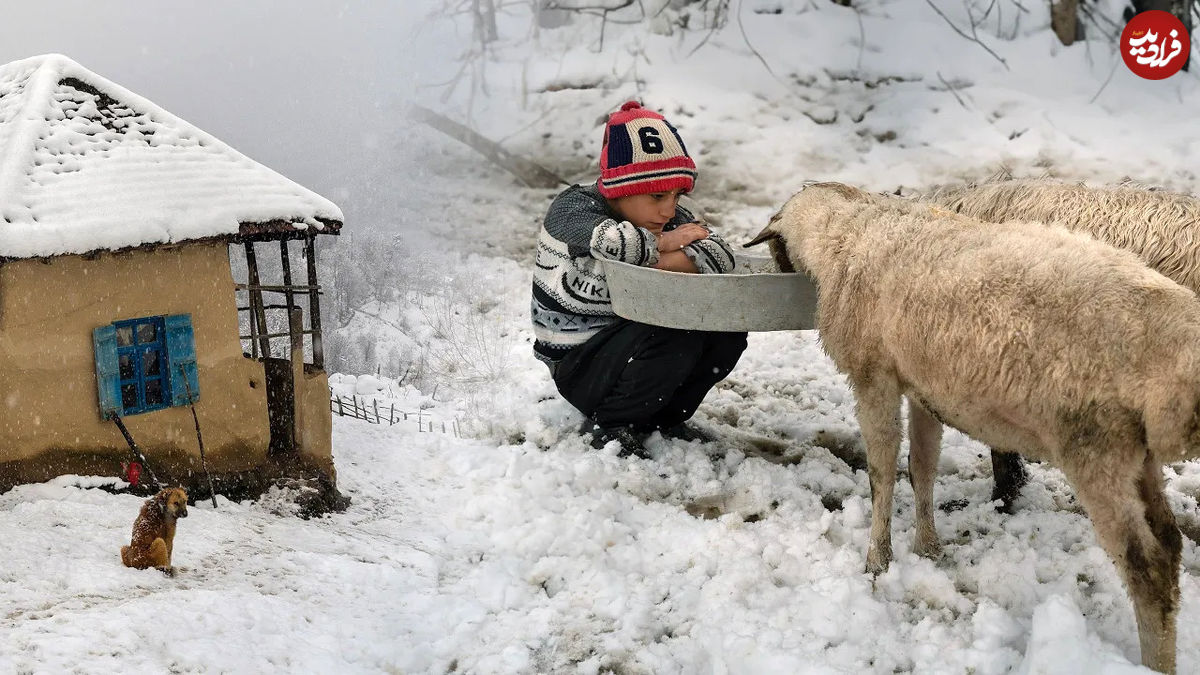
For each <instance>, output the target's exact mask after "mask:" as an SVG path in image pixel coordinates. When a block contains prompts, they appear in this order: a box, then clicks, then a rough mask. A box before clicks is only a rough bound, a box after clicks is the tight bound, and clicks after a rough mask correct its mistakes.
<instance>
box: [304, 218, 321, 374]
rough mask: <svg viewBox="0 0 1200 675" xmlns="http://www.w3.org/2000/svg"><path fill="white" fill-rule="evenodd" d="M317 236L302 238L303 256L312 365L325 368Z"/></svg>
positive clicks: (311, 235)
mask: <svg viewBox="0 0 1200 675" xmlns="http://www.w3.org/2000/svg"><path fill="white" fill-rule="evenodd" d="M316 239H317V236H316V235H315V234H310V235H308V236H307V237H306V238H305V239H304V257H305V258H306V259H307V262H308V325H310V326H312V330H313V334H312V346H313V365H314V366H316V367H318V368H320V369H322V370H324V369H325V350H324V348H323V347H322V345H321V294H320V293H319V292H318V288H317V250H316V246H315V245H314V243H313V242H315V241H316Z"/></svg>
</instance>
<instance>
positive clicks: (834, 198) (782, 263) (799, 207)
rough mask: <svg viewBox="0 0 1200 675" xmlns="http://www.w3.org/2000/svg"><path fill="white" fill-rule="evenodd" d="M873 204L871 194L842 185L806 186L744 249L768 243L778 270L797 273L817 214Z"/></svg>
mask: <svg viewBox="0 0 1200 675" xmlns="http://www.w3.org/2000/svg"><path fill="white" fill-rule="evenodd" d="M870 201H873V197H872V196H871V195H870V194H869V193H867V192H864V191H862V190H859V189H858V188H854V187H850V186H849V185H844V184H842V183H816V182H809V183H805V184H804V187H802V188H801V189H800V191H799V192H797V193H796V194H794V195H792V198H791V199H789V200H787V203H785V204H784V205H783V208H781V209H780V210H779V212H778V213H776V214H775V215H773V216H771V220H770V221H769V222H768V223H767V226H766V227H765V228H763V231H762V232H759V233H758V236H757V237H755V238H754V239H751V240H750V242H749V243H747V244H745V245H744V247H746V248H748V247H750V246H755V245H758V244H761V243H764V242H766V243H767V244H768V245H769V246H770V247H771V256H772V257H774V258H775V264H776V265H778V266H779V270H780V271H781V272H795V271H796V267H797V265H799V266H800V267H804V263H803V261H802V259H801V256H800V243H801V242H802V241H803V240H804V237H805V236H806V235H807V234H808V233H809V231H810V230H811V228H812V225H813V223H814V222H816V220H817V218H816V216H817V214H818V213H821V212H827V209H829V208H830V207H835V206H836V205H838V204H839V203H840V204H845V203H847V202H870ZM789 244H790V248H789Z"/></svg>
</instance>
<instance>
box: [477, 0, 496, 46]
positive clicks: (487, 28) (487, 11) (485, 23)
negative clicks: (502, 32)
mask: <svg viewBox="0 0 1200 675" xmlns="http://www.w3.org/2000/svg"><path fill="white" fill-rule="evenodd" d="M474 4H475V26H476V30H477V31H478V32H479V41H480V42H482V43H484V44H487V43H489V42H495V41H496V39H497V38H498V37H499V32H498V31H497V30H496V5H495V4H494V0H475V2H474Z"/></svg>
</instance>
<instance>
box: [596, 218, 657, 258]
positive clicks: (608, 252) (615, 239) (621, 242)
mask: <svg viewBox="0 0 1200 675" xmlns="http://www.w3.org/2000/svg"><path fill="white" fill-rule="evenodd" d="M591 249H592V255H593V256H595V257H597V258H604V259H606V260H619V261H621V262H626V263H629V264H631V265H639V266H642V267H645V266H647V265H653V264H654V263H656V262H658V240H657V239H655V237H654V235H653V234H651V233H650V231H649V230H644V229H642V228H640V227H636V226H634V225H633V224H631V223H629V222H627V221H621V222H617V221H616V220H613V219H612V218H609V219H607V220H605V221H604V222H602V223H600V226H599V227H597V228H596V229H595V230H594V231H593V232H592V241H591Z"/></svg>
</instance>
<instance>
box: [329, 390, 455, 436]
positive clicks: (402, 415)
mask: <svg viewBox="0 0 1200 675" xmlns="http://www.w3.org/2000/svg"><path fill="white" fill-rule="evenodd" d="M329 411H330V412H332V413H333V414H335V415H339V416H341V417H353V418H354V419H357V420H362V421H364V422H369V423H371V424H386V425H388V426H393V425H396V424H416V425H417V431H425V432H441V433H443V434H454V437H455V438H462V432H461V430H460V429H459V426H458V420H450V421H449V422H447V421H445V420H434V419H433V418H432V417H431V416H430V415H428V414H427V413H426V412H425V411H424V410H418V411H417V412H408V411H406V410H400V409H398V408H396V404H395V403H390V404H384V405H380V404H379V399H376V398H370V399H368V398H360V397H359V396H357V395H355V396H334V395H332V394H330V399H329Z"/></svg>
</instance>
